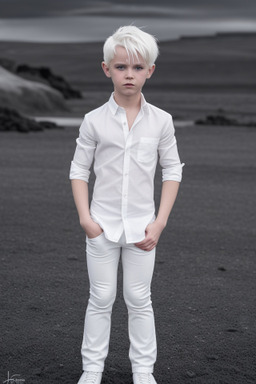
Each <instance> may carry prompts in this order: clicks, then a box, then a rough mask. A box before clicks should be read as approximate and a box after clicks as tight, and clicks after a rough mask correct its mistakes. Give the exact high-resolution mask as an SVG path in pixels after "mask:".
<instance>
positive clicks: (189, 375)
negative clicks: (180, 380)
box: [186, 371, 196, 379]
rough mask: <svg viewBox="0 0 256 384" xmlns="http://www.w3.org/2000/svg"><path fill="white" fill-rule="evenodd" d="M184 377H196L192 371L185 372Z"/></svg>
mask: <svg viewBox="0 0 256 384" xmlns="http://www.w3.org/2000/svg"><path fill="white" fill-rule="evenodd" d="M186 376H188V377H189V378H190V379H192V378H193V377H196V373H195V372H193V371H187V372H186Z"/></svg>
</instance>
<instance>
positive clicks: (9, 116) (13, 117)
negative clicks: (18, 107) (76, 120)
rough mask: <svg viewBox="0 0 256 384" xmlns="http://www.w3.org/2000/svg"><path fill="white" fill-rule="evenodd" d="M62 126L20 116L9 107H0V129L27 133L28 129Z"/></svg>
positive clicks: (36, 129) (35, 129)
mask: <svg viewBox="0 0 256 384" xmlns="http://www.w3.org/2000/svg"><path fill="white" fill-rule="evenodd" d="M53 128H62V127H60V126H59V125H57V124H55V123H52V122H49V121H41V122H37V121H35V120H33V119H30V118H27V117H25V116H22V115H21V114H19V113H18V112H16V111H15V110H13V109H9V108H2V107H0V131H18V132H23V133H28V132H30V131H43V130H44V129H53Z"/></svg>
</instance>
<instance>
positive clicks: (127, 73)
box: [126, 68, 133, 79]
mask: <svg viewBox="0 0 256 384" xmlns="http://www.w3.org/2000/svg"><path fill="white" fill-rule="evenodd" d="M126 78H127V79H132V78H133V73H132V69H131V68H127V71H126Z"/></svg>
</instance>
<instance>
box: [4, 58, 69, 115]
mask: <svg viewBox="0 0 256 384" xmlns="http://www.w3.org/2000/svg"><path fill="white" fill-rule="evenodd" d="M0 106H1V107H7V108H11V109H16V110H18V111H19V112H22V113H28V114H30V113H33V114H38V113H44V112H47V113H52V112H56V111H67V110H68V107H67V105H66V102H65V99H64V98H63V96H62V94H61V93H60V92H58V91H56V90H54V89H52V88H51V87H49V86H48V85H46V84H42V83H37V82H35V81H30V80H25V79H23V78H21V77H19V76H17V75H15V74H13V73H11V72H10V71H8V70H6V69H4V68H3V67H1V66H0Z"/></svg>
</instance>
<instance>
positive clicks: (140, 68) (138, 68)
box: [135, 65, 143, 71]
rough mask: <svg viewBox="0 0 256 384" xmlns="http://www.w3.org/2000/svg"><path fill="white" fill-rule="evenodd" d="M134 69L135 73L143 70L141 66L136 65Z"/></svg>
mask: <svg viewBox="0 0 256 384" xmlns="http://www.w3.org/2000/svg"><path fill="white" fill-rule="evenodd" d="M135 69H136V71H141V70H142V69H143V67H142V66H141V65H136V67H135Z"/></svg>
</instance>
